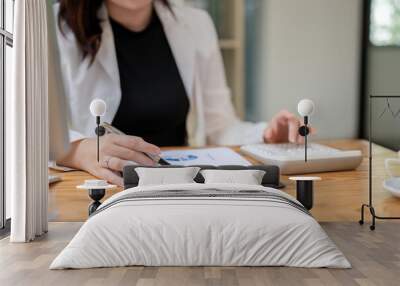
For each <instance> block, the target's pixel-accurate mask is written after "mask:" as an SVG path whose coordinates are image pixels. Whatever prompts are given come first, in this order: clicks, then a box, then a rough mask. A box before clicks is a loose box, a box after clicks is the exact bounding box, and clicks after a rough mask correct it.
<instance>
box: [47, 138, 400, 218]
mask: <svg viewBox="0 0 400 286" xmlns="http://www.w3.org/2000/svg"><path fill="white" fill-rule="evenodd" d="M320 143H323V144H326V145H329V146H332V147H335V148H339V149H343V150H346V149H347V150H349V149H361V150H362V151H363V154H364V160H363V162H362V164H361V165H360V166H359V167H358V168H357V170H354V171H347V172H330V173H321V174H316V175H317V176H320V177H322V181H320V182H316V183H315V193H314V208H313V209H312V211H311V212H312V214H313V215H314V217H315V218H316V219H317V220H319V221H358V220H359V216H360V205H361V203H362V202H367V200H368V158H367V155H368V142H366V141H363V140H336V141H321V142H320ZM233 149H234V150H236V151H238V150H239V149H238V148H237V147H234V148H233ZM373 152H374V179H375V183H374V205H375V209H376V211H377V213H378V214H379V215H384V216H387V215H391V216H394V215H396V216H400V199H397V198H395V197H393V196H391V195H390V193H388V192H387V191H386V190H383V188H382V179H383V178H384V177H385V171H384V167H383V164H384V159H385V158H387V157H395V156H397V155H396V153H395V152H393V151H391V150H389V149H386V148H383V147H381V146H374V149H373ZM245 157H246V156H245ZM246 158H247V159H248V160H250V161H252V162H253V163H256V161H255V160H252V159H251V158H248V157H246ZM51 173H57V174H58V175H60V176H61V177H62V179H63V180H62V181H61V182H59V183H56V184H53V185H52V186H51V187H50V192H49V220H50V221H84V220H86V218H87V206H88V205H89V203H90V202H91V200H90V199H89V198H88V195H87V192H86V191H81V190H77V189H76V188H75V186H76V185H79V184H80V183H82V182H83V181H84V180H85V179H89V178H93V177H92V176H91V175H89V174H87V173H85V172H81V171H75V172H67V173H61V172H54V171H51ZM281 180H282V181H283V182H284V183H285V184H286V188H284V189H283V190H284V191H285V192H287V193H289V194H291V195H295V184H294V183H293V182H291V181H289V180H288V177H287V176H282V178H281ZM121 190H122V189H117V190H113V191H107V195H106V197H109V196H110V195H112V194H114V193H115V192H119V191H121ZM366 217H367V219H369V215H367V216H366Z"/></svg>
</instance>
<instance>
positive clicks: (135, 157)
mask: <svg viewBox="0 0 400 286" xmlns="http://www.w3.org/2000/svg"><path fill="white" fill-rule="evenodd" d="M143 152H146V153H149V154H153V155H158V154H160V152H161V151H160V148H158V147H157V146H155V145H153V144H150V143H147V142H146V141H144V140H143V139H142V138H140V137H136V136H128V135H116V134H106V135H104V136H102V137H101V138H100V162H97V140H96V139H95V138H87V139H83V140H80V141H76V142H73V143H72V144H71V147H70V150H69V152H68V153H67V154H66V155H65V156H64V158H62V159H61V160H58V161H57V163H58V164H60V165H63V166H67V167H71V168H74V169H79V170H84V171H87V172H89V173H90V174H92V175H94V176H96V177H98V178H101V179H104V180H107V181H108V182H110V183H112V184H116V185H118V186H122V185H123V180H122V177H121V176H120V174H119V173H118V172H120V171H122V169H123V168H124V166H126V165H127V164H129V163H130V161H133V162H136V163H138V164H142V165H148V166H152V165H154V164H155V163H154V161H153V160H151V159H150V158H149V157H147V156H146V155H144V154H143Z"/></svg>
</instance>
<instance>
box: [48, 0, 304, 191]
mask: <svg viewBox="0 0 400 286" xmlns="http://www.w3.org/2000/svg"><path fill="white" fill-rule="evenodd" d="M55 12H56V17H57V19H58V27H59V29H58V43H59V50H60V58H61V66H62V73H63V79H64V86H65V90H66V94H67V98H68V100H69V105H70V111H71V123H70V138H71V141H72V144H71V149H70V150H69V152H68V154H66V156H65V157H64V158H63V159H61V160H59V162H58V163H60V164H62V165H65V166H69V167H73V168H77V169H82V170H86V171H88V172H90V173H92V174H93V175H95V176H97V177H100V178H103V179H106V180H108V181H110V182H112V183H115V184H118V185H122V179H121V177H120V176H119V174H118V172H117V171H120V170H121V169H122V168H123V166H124V165H125V164H127V162H129V161H135V162H138V163H141V164H148V165H150V164H152V163H153V162H152V161H151V160H150V159H149V158H147V157H146V156H144V155H143V154H142V153H141V152H147V153H152V154H158V153H159V152H160V149H159V147H158V146H156V145H155V144H152V143H157V142H151V139H150V140H147V141H150V142H146V140H144V139H143V138H141V137H139V136H136V135H140V134H129V133H130V132H127V130H122V131H124V132H125V133H127V134H128V135H126V136H123V135H106V136H103V137H102V139H101V140H102V142H101V146H102V147H101V160H100V163H97V161H96V155H95V154H96V147H95V140H94V139H93V137H94V130H95V127H96V126H95V120H94V119H93V117H92V116H91V115H90V113H89V105H90V102H91V101H92V100H93V99H95V98H100V99H102V100H104V101H105V102H106V104H107V112H106V114H105V115H104V118H103V120H104V121H106V122H109V123H113V124H114V122H115V121H122V123H121V124H122V125H123V126H128V127H127V128H128V129H129V124H131V123H132V124H133V125H134V123H135V122H142V120H141V118H137V117H133V118H134V119H132V118H130V116H131V115H132V116H135V115H137V114H138V113H139V114H140V113H141V112H142V110H141V109H137V108H140V104H133V105H132V106H127V104H121V102H126V101H124V97H125V99H127V100H129V98H131V95H126V94H124V90H130V89H133V90H135V88H136V89H137V88H139V90H140V88H142V87H141V85H142V84H143V85H145V86H144V87H143V89H145V90H146V91H148V95H149V96H148V100H146V98H145V99H144V101H143V98H142V99H141V101H140V100H139V102H140V103H141V104H144V105H148V104H149V102H153V104H154V105H155V106H157V104H156V103H158V98H159V99H161V100H164V99H165V97H166V96H168V97H170V96H171V98H173V101H174V102H179V104H175V105H169V101H166V103H165V108H163V110H161V111H160V110H159V109H160V106H158V107H155V109H157V112H155V113H154V114H152V115H151V116H156V115H158V114H160V112H161V115H162V116H164V112H166V110H173V111H174V112H175V113H174V114H165V118H170V117H171V118H173V117H178V116H180V120H181V121H182V114H183V115H184V119H185V121H184V123H185V126H184V129H185V130H183V131H182V132H184V134H183V133H182V132H180V133H179V132H178V133H177V134H178V135H175V131H176V130H177V129H176V128H174V129H171V132H172V133H174V135H172V136H163V137H173V136H178V137H182V136H185V137H186V139H187V140H186V142H187V144H188V145H191V146H199V145H205V144H216V145H240V144H248V143H256V142H263V141H265V142H286V141H291V142H298V141H301V140H302V139H301V137H300V136H298V132H297V130H298V127H299V126H300V121H299V120H298V119H297V118H296V117H295V116H294V115H293V114H291V113H289V112H287V111H282V112H280V113H279V114H277V115H276V116H275V117H274V118H273V119H272V120H271V122H270V123H269V124H268V127H267V124H266V123H264V122H263V123H250V122H244V121H241V120H239V119H238V118H237V116H236V115H235V112H234V109H233V106H232V103H231V99H230V91H229V88H228V87H227V84H226V79H225V73H224V67H223V63H222V57H221V53H220V49H219V46H218V39H217V35H216V32H215V28H214V26H213V23H212V20H211V19H210V17H209V16H208V14H207V13H206V12H204V11H202V10H198V9H193V8H189V7H184V6H177V5H172V4H171V3H169V2H168V0H81V1H73V0H60V1H59V3H57V4H56V5H55ZM154 18H157V19H159V20H158V21H159V23H160V25H161V26H162V30H163V31H162V34H163V35H164V34H165V38H166V41H164V42H165V43H166V44H165V43H164V45H163V44H160V45H158V44H155V45H151V47H150V45H149V49H154V50H155V51H156V53H157V54H158V50H159V49H164V50H165V51H166V54H168V51H170V52H171V54H172V56H171V59H172V61H173V62H171V60H170V61H169V62H170V63H169V64H165V65H169V67H163V64H164V62H168V61H164V59H161V61H160V65H159V66H157V67H156V68H154V67H150V68H152V69H153V70H151V71H147V70H148V68H147V67H146V66H145V68H144V70H146V72H152V73H153V74H154V77H153V78H151V79H149V80H143V78H141V76H143V75H142V73H141V71H140V70H139V71H137V70H135V67H136V66H135V65H136V64H138V66H140V64H141V63H143V60H142V59H137V58H135V52H134V51H135V49H136V46H135V42H133V45H132V47H133V52H132V53H130V52H129V50H128V51H126V50H127V49H126V48H125V49H124V46H123V44H121V43H124V41H128V43H130V42H131V40H130V39H129V32H130V31H131V32H132V33H133V34H134V36H133V37H139V38H140V37H142V36H141V35H140V33H142V31H144V30H146V29H147V30H149V28H148V27H149V26H152V25H153V26H154V25H157V24H153V22H155V21H154V20H152V19H154ZM116 29H117V30H116ZM118 29H119V30H118ZM152 29H156V28H154V27H153V28H152ZM124 30H126V31H124ZM120 32H121V35H120V34H118V35H116V34H115V33H120ZM135 33H139V36H138V35H136V34H135ZM146 33H150V32H146ZM126 35H128V36H126ZM149 37H153V38H154V37H155V36H149ZM120 38H121V39H120ZM153 40H154V39H153ZM133 41H135V40H133ZM160 42H162V41H161V40H160ZM153 43H154V42H153ZM155 43H158V42H157V39H156V42H155ZM121 45H122V46H121ZM142 45H143V44H142ZM137 47H138V48H140V44H138V45H137ZM141 52H143V51H141ZM129 53H130V54H129ZM160 53H163V51H160ZM120 54H122V55H120ZM124 57H128V60H125V58H124ZM144 60H146V59H144ZM151 60H152V59H151V58H149V61H151ZM130 61H132V62H133V63H134V64H132V65H133V66H132V65H131V66H129V62H130ZM174 66H176V70H177V72H175V73H174V72H168V73H164V74H157V73H162V72H163V71H164V70H168V71H171V70H172V71H173V68H174ZM131 74H132V76H133V75H136V76H137V78H141V80H140V82H139V81H138V82H135V79H136V78H132V79H130V78H129V76H130V75H131ZM177 75H178V76H177ZM174 76H175V78H174ZM127 77H128V78H127ZM133 77H134V76H133ZM164 77H167V78H168V79H167V80H164V84H165V85H167V86H168V87H166V90H168V88H169V89H172V90H173V91H175V90H178V91H177V92H172V91H170V92H166V94H163V92H160V90H163V87H162V86H161V87H160V86H159V85H162V82H163V80H162V79H164ZM156 79H160V81H158V80H156ZM175 81H176V84H175ZM148 82H150V83H151V84H148ZM146 83H147V84H146ZM179 83H181V85H182V88H181V89H179ZM126 86H127V87H126ZM138 86H139V87H138ZM176 86H178V88H176ZM152 87H155V88H158V90H157V91H154V92H152V91H151V88H152ZM149 89H150V91H149ZM125 93H126V92H125ZM137 93H138V92H136V94H137ZM175 94H185V97H182V95H180V97H178V96H177V95H175ZM153 95H154V100H153V99H152V98H151V97H152V96H153ZM128 96H129V98H128ZM135 96H136V95H135ZM184 100H185V101H186V100H187V102H186V103H184V102H183V101H184ZM128 102H132V100H131V101H128ZM176 106H180V107H179V108H180V109H177V108H176ZM131 107H132V110H135V108H136V112H133V111H132V112H131V114H129V110H130V109H129V108H131ZM121 109H124V111H121ZM181 111H182V112H181ZM119 113H122V115H120V114H119ZM151 113H152V112H148V113H147V114H144V115H143V116H144V117H147V116H149V114H151ZM116 117H118V120H117V119H116ZM162 118H163V117H162ZM124 120H125V122H123V121H124ZM168 120H169V119H168ZM168 120H167V119H166V123H165V124H168ZM171 120H175V119H171ZM163 121H164V120H160V121H159V123H160V124H162V123H164V122H163ZM143 122H144V123H143V125H146V124H147V123H146V120H143ZM182 122H183V121H182ZM124 124H125V125H124ZM139 129H140V128H139ZM163 129H166V130H167V129H168V128H164V127H163ZM181 129H182V128H181ZM132 132H133V133H135V131H134V130H133V131H132ZM160 132H161V131H160ZM171 132H170V133H171ZM170 133H168V134H170ZM182 134H183V135H182ZM158 135H159V134H158ZM149 138H152V137H151V136H150V137H149ZM170 139H171V138H170ZM172 139H174V138H172ZM160 142H163V143H160V144H161V145H162V144H164V141H163V140H161V141H160ZM165 142H167V143H165V144H168V142H177V141H168V140H167V141H165ZM178 142H181V141H178ZM160 144H158V145H160Z"/></svg>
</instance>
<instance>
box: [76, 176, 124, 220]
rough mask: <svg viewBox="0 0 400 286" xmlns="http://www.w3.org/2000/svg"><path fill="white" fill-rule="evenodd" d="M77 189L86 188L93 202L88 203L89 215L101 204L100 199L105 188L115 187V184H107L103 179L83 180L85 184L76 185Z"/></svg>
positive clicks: (104, 192) (103, 194)
mask: <svg viewBox="0 0 400 286" xmlns="http://www.w3.org/2000/svg"><path fill="white" fill-rule="evenodd" d="M77 188H78V189H81V190H87V191H88V195H89V197H90V198H91V199H92V200H93V202H92V203H91V204H90V205H89V208H88V212H89V216H90V215H91V214H92V213H94V212H95V211H96V210H97V208H98V207H99V206H100V205H101V202H100V200H101V199H102V198H104V196H105V194H106V190H108V189H114V188H116V186H115V185H109V184H108V183H107V182H106V181H104V180H85V184H83V185H80V186H77Z"/></svg>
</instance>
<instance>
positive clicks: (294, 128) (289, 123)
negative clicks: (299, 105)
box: [264, 110, 314, 143]
mask: <svg viewBox="0 0 400 286" xmlns="http://www.w3.org/2000/svg"><path fill="white" fill-rule="evenodd" d="M302 125H303V123H302V121H301V120H300V119H299V118H297V117H296V116H295V115H294V114H292V113H290V112H289V111H287V110H282V111H280V112H279V113H278V114H277V115H275V116H274V117H273V118H272V120H271V121H270V122H269V124H268V127H267V128H266V129H265V132H264V141H265V142H266V143H283V142H290V143H303V142H304V137H303V136H300V134H299V127H300V126H302ZM313 132H314V130H313V129H312V128H311V133H313Z"/></svg>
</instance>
